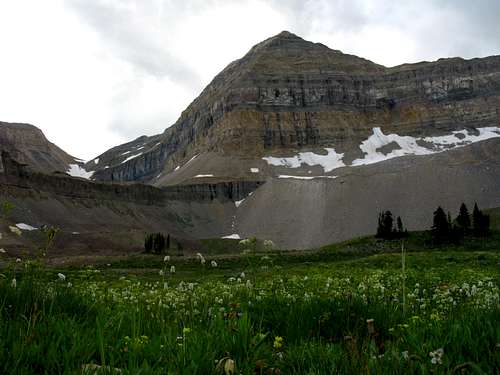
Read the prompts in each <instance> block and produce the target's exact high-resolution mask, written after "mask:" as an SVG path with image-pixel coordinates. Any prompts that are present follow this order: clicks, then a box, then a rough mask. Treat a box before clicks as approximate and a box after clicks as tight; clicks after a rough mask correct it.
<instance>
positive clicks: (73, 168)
mask: <svg viewBox="0 0 500 375" xmlns="http://www.w3.org/2000/svg"><path fill="white" fill-rule="evenodd" d="M67 173H68V174H69V175H70V176H73V177H80V178H85V179H87V180H88V179H90V178H91V177H92V176H93V174H94V172H93V171H91V172H87V171H86V170H85V169H84V168H82V167H81V166H80V165H78V164H70V165H69V168H68V170H67Z"/></svg>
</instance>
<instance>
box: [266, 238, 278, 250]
mask: <svg viewBox="0 0 500 375" xmlns="http://www.w3.org/2000/svg"><path fill="white" fill-rule="evenodd" d="M274 246H275V245H274V242H273V241H271V240H265V241H264V247H266V248H268V249H272V248H274Z"/></svg>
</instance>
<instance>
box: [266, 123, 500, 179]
mask: <svg viewBox="0 0 500 375" xmlns="http://www.w3.org/2000/svg"><path fill="white" fill-rule="evenodd" d="M475 130H476V133H470V132H469V131H467V130H465V129H464V130H458V131H453V132H452V133H451V134H449V135H444V136H437V137H417V138H415V137H411V136H400V135H398V134H388V135H386V134H384V133H383V132H382V130H381V129H380V128H379V127H376V128H373V134H372V135H371V136H370V137H368V139H366V140H365V141H363V142H361V145H360V146H359V148H360V149H361V151H363V153H364V156H363V157H362V158H359V159H355V160H353V162H352V163H351V164H350V165H346V164H345V163H344V161H343V157H344V154H339V153H337V152H335V149H333V148H325V150H326V151H327V155H320V154H315V153H313V152H300V153H298V154H297V155H296V156H292V157H274V156H266V157H263V158H262V159H263V160H265V161H266V162H267V163H268V164H269V165H273V166H276V167H286V168H299V167H300V166H302V165H303V164H306V165H309V166H316V165H319V166H321V167H322V168H323V170H324V171H325V172H330V171H333V170H334V169H337V168H341V167H345V166H359V165H368V164H374V163H379V162H382V161H385V160H389V159H393V158H397V157H401V156H405V155H431V154H436V153H439V152H444V151H448V150H452V149H454V148H458V147H464V146H467V145H470V144H472V143H476V142H480V141H484V140H487V139H490V138H498V137H500V128H499V127H484V128H477V129H475ZM390 144H395V145H397V147H398V148H396V149H394V150H392V151H390V152H389V153H387V154H384V153H382V152H380V151H379V150H380V149H381V148H382V147H384V146H387V145H390ZM317 177H328V178H332V177H333V176H332V177H330V176H317ZM279 178H299V179H304V180H308V179H313V178H314V177H311V178H309V177H301V176H287V175H280V176H279Z"/></svg>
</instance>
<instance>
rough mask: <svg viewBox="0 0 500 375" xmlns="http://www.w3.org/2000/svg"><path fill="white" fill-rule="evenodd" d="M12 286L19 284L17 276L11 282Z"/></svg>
mask: <svg viewBox="0 0 500 375" xmlns="http://www.w3.org/2000/svg"><path fill="white" fill-rule="evenodd" d="M10 286H11V287H13V288H15V287H16V286H17V280H16V278H13V279H12V281H11V282H10Z"/></svg>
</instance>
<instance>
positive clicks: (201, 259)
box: [196, 253, 206, 264]
mask: <svg viewBox="0 0 500 375" xmlns="http://www.w3.org/2000/svg"><path fill="white" fill-rule="evenodd" d="M196 256H197V257H198V259H199V260H200V263H201V264H205V262H206V260H205V257H204V256H203V255H201V253H196Z"/></svg>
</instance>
